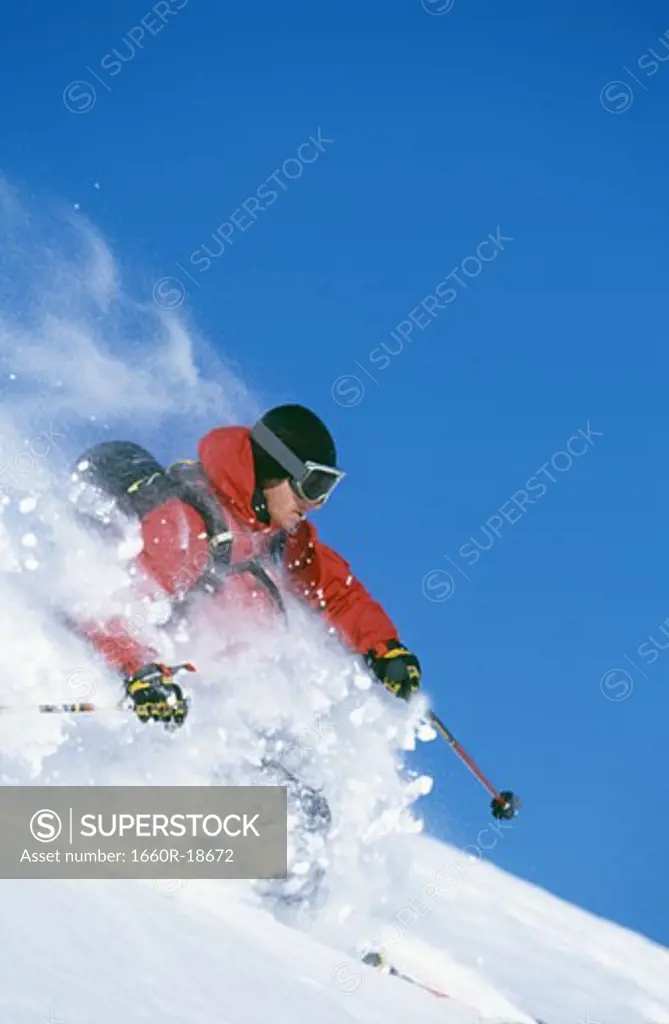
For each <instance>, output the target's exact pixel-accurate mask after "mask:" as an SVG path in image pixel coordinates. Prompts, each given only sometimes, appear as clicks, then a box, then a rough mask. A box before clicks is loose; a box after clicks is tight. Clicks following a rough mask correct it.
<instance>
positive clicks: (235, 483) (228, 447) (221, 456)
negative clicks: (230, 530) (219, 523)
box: [198, 427, 267, 530]
mask: <svg viewBox="0 0 669 1024" xmlns="http://www.w3.org/2000/svg"><path fill="white" fill-rule="evenodd" d="M250 435H251V432H250V430H249V428H248V427H216V428H215V429H214V430H210V431H209V433H208V434H205V435H204V437H203V438H202V439H201V440H200V442H199V444H198V456H199V460H200V464H201V466H202V468H203V470H204V472H205V473H206V475H207V478H208V479H209V482H210V483H211V484H212V485H213V487H214V488H215V489H216V491H217V492H218V494H219V497H221V498H222V499H223V501H224V502H225V504H226V505H229V506H231V507H232V508H233V510H234V513H235V515H236V516H237V517H238V518H239V519H241V520H242V521H243V522H245V523H246V524H247V525H248V526H249V527H251V528H252V529H257V530H266V529H267V527H266V526H264V525H263V524H262V523H260V522H258V519H257V518H256V515H255V512H254V511H253V494H254V492H255V489H256V477H255V469H254V466H253V453H252V451H251V436H250Z"/></svg>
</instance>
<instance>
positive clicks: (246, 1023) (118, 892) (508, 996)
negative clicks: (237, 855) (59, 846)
mask: <svg viewBox="0 0 669 1024" xmlns="http://www.w3.org/2000/svg"><path fill="white" fill-rule="evenodd" d="M407 842H409V843H410V844H411V846H412V854H413V859H414V863H415V868H414V878H413V882H414V883H415V885H416V886H417V887H418V888H417V889H416V891H419V889H420V888H421V887H422V886H423V885H424V884H426V883H427V882H428V881H429V880H430V879H433V878H434V877H435V875H436V874H437V873H438V872H439V871H443V868H444V866H445V865H448V864H450V863H453V861H454V860H457V859H458V853H457V851H455V850H453V849H449V848H448V847H446V846H443V845H441V844H439V843H437V842H434V841H430V840H426V839H424V838H422V837H410V838H409V839H408V840H407ZM160 889H162V890H163V892H166V893H169V892H170V889H169V886H168V884H167V883H166V882H163V883H156V887H154V885H153V884H152V883H150V882H127V881H116V882H92V881H85V882H84V881H81V882H58V881H41V882H7V881H5V882H3V883H2V884H0V905H1V906H2V921H3V927H2V939H1V940H0V941H1V954H0V1020H2V1021H3V1024H4V1022H7V1024H37V1022H39V1021H43V1020H47V1021H48V1020H50V1019H51V1020H53V1022H54V1024H55V1022H57V1021H61V1022H64V1024H118V1022H119V1021H123V1022H124V1024H172V1022H174V1024H177V1022H178V1024H183V1022H188V1024H264V1022H266V1021H267V1020H272V1021H276V1022H280V1024H295V1022H297V1021H306V1020H309V1021H317V1022H318V1024H344V1022H347V1021H360V1022H364V1024H395V1022H397V1024H404V1022H406V1021H408V1020H420V1021H421V1022H425V1024H431V1022H437V1021H440V1022H447V1021H454V1022H455V1021H459V1022H465V1021H475V1020H480V1019H490V1020H501V1019H506V1020H515V1021H519V1022H520V1021H525V1020H528V1019H529V1018H528V1017H527V1016H526V1014H528V1013H529V1014H531V1015H536V1016H538V1017H541V1019H542V1020H544V1021H546V1022H547V1024H567V1022H573V1024H577V1022H578V1021H583V1022H588V1021H589V1022H591V1024H595V1022H597V1021H599V1022H602V1024H637V1022H639V1024H641V1022H645V1024H651V1022H652V1024H665V1022H666V1021H668V1020H669V977H668V975H669V972H668V971H667V964H668V957H669V954H668V953H667V951H666V950H663V949H660V948H659V947H657V946H655V945H653V944H652V943H650V942H648V941H646V940H645V939H643V938H641V937H639V936H637V935H634V934H631V933H629V932H626V931H624V930H623V929H620V928H618V927H616V926H614V925H612V924H610V923H607V922H605V921H601V920H598V919H597V918H594V917H592V916H590V915H588V914H585V913H583V912H582V911H580V910H578V909H577V908H574V907H571V906H569V905H567V904H564V903H561V902H560V901H558V900H556V899H555V898H553V897H551V896H550V895H548V894H546V893H544V892H542V891H541V890H539V889H536V888H534V887H532V886H530V885H527V884H526V883H524V882H522V881H519V880H517V879H514V878H512V877H509V876H507V875H504V873H503V872H501V871H499V870H497V869H495V868H493V867H491V866H489V865H487V864H478V865H476V866H475V867H474V868H472V870H471V871H470V873H469V875H468V876H467V877H464V878H462V881H461V883H460V884H459V885H458V887H457V889H454V890H453V892H452V894H451V898H450V899H449V900H448V903H447V905H442V904H437V903H435V904H434V906H433V909H432V910H431V911H430V913H429V914H425V915H424V916H423V917H422V918H421V919H420V920H419V921H416V922H415V923H414V927H413V928H412V929H411V930H409V929H407V930H405V933H404V935H403V936H402V939H401V941H399V942H396V943H395V944H394V948H393V955H394V957H395V958H396V960H398V961H405V962H406V963H407V965H408V964H411V965H412V966H413V965H414V964H415V965H416V968H418V967H420V970H421V972H422V974H423V976H424V977H429V978H430V979H431V980H432V981H434V982H438V983H439V984H441V985H442V986H444V987H445V988H447V989H449V990H450V991H451V992H452V993H453V995H454V996H458V997H459V998H460V999H461V1000H462V1002H460V1001H459V1000H456V999H453V1000H441V999H435V998H433V997H432V996H431V995H428V994H426V993H424V992H422V991H420V990H418V989H416V988H413V987H412V986H410V985H407V984H405V983H404V982H402V981H399V980H397V979H394V978H391V977H384V976H382V975H379V974H378V973H377V972H375V971H373V970H371V969H369V968H366V967H363V966H361V965H359V964H358V963H357V962H356V961H355V960H354V959H352V958H351V957H350V956H349V955H347V953H346V951H342V950H341V949H338V948H336V945H334V948H333V945H332V944H331V945H325V944H323V943H322V942H321V941H319V940H317V939H316V938H315V937H314V936H313V935H309V934H304V933H302V932H300V931H296V930H293V929H290V928H287V927H285V926H283V925H281V924H279V923H278V922H277V921H275V920H274V919H273V918H272V917H271V916H269V915H268V914H267V913H266V912H265V911H264V910H261V909H259V908H258V907H256V906H253V905H250V904H249V901H248V896H245V894H244V892H243V890H240V889H239V888H235V884H234V883H228V882H221V883H212V882H209V883H204V882H188V883H187V884H186V885H184V886H183V887H179V886H178V885H176V886H174V887H173V894H172V895H170V894H168V895H163V894H162V893H161V891H160ZM390 902H391V905H392V902H393V901H392V897H391V901H390ZM330 940H331V942H332V943H333V944H334V943H335V941H336V940H335V936H334V934H333V933H331V936H330ZM514 1007H515V1009H514Z"/></svg>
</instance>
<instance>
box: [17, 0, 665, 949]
mask: <svg viewBox="0 0 669 1024" xmlns="http://www.w3.org/2000/svg"><path fill="white" fill-rule="evenodd" d="M586 6H587V8H588V9H587V10H584V9H583V8H584V5H583V4H581V3H577V2H575V0H565V2H563V3H561V4H558V5H548V6H547V5H541V4H536V3H531V2H530V0H514V2H513V3H512V4H502V5H500V4H498V3H493V2H492V0H454V3H451V2H450V0H424V2H423V4H421V0H401V2H400V0H383V2H368V0H355V2H354V0H339V2H338V3H336V4H319V3H304V2H294V3H292V4H289V5H285V4H284V5H278V4H272V3H269V2H267V0H254V2H253V3H252V4H245V5H241V4H229V3H212V2H207V0H188V2H187V3H184V0H163V2H162V3H156V4H154V5H153V8H151V7H150V5H148V3H147V4H146V5H143V4H142V3H140V2H138V0H132V2H131V0H116V2H115V3H114V4H113V5H111V4H110V5H94V6H91V5H90V4H88V3H83V2H77V0H64V2H63V3H60V4H56V5H54V4H47V3H44V2H43V0H37V2H36V3H33V4H30V5H26V4H22V3H19V2H16V0H9V3H6V4H5V8H4V11H3V33H2V37H3V38H2V43H1V44H0V47H1V48H2V59H1V60H0V96H1V97H2V99H1V100H0V103H1V104H2V126H3V130H2V141H3V144H2V167H3V170H4V172H5V173H6V174H7V176H8V177H9V179H10V180H11V181H12V182H13V183H14V184H16V185H18V186H20V187H21V188H22V189H23V190H24V191H25V193H26V195H27V196H30V195H31V194H32V193H33V192H34V193H35V194H39V195H48V196H52V197H56V198H58V199H61V200H64V201H66V202H72V203H73V202H78V203H80V204H81V209H82V211H83V212H85V213H86V214H87V215H89V216H90V217H91V218H92V220H93V221H94V222H95V223H96V224H97V225H98V226H99V227H100V228H101V229H102V231H103V232H104V233H105V234H106V236H107V237H108V238H109V240H110V244H111V246H112V248H113V250H114V252H115V254H116V255H117V257H118V258H119V259H120V261H121V262H122V263H123V264H124V266H125V267H126V268H128V269H130V270H131V271H132V273H133V276H134V279H135V281H136V282H137V288H138V291H139V292H140V293H142V294H146V296H147V297H150V296H151V293H152V291H153V294H154V296H155V297H156V299H157V301H159V302H162V303H164V304H170V303H175V302H180V301H181V300H182V299H183V301H184V308H185V309H187V310H188V312H189V314H190V315H191V316H192V317H193V318H194V320H195V321H196V322H197V324H198V325H199V326H200V328H201V329H202V330H203V331H204V332H205V333H206V334H207V336H208V337H209V338H210V339H211V340H212V341H213V343H214V344H215V345H216V346H217V347H218V348H219V349H220V351H221V352H222V353H224V354H226V355H227V356H228V357H230V358H232V359H233V360H234V361H235V362H236V363H237V365H238V366H239V367H240V368H241V370H242V372H243V374H244V376H245V377H246V379H247V380H248V381H249V383H250V384H251V385H252V386H253V387H254V388H255V389H256V390H257V391H258V392H259V393H260V394H261V395H262V397H263V398H264V399H265V401H266V403H267V404H268V405H269V404H275V403H277V402H280V401H287V400H297V401H302V402H304V403H306V404H309V405H311V406H312V407H314V408H315V409H316V410H317V411H318V412H320V413H321V414H322V415H323V416H324V418H326V419H327V420H328V422H330V423H331V424H332V428H333V430H334V431H335V433H336V435H337V438H338V441H339V447H340V452H341V464H342V465H343V467H344V468H345V469H346V470H347V472H348V478H347V480H346V482H345V484H344V485H343V486H342V487H341V488H340V490H339V492H338V494H337V500H336V501H333V502H332V503H331V506H330V507H329V508H328V509H327V510H325V511H324V512H323V513H322V515H321V521H320V526H321V529H322V533H323V535H324V537H325V539H327V540H328V541H329V542H330V543H332V544H333V545H335V546H337V547H338V548H339V549H340V550H341V551H342V552H343V553H344V554H346V555H347V556H348V557H349V558H350V559H351V560H352V562H353V565H354V568H355V569H356V570H357V572H358V574H359V575H360V576H361V577H362V578H363V579H364V580H365V582H366V583H367V584H368V586H369V587H370V589H371V590H372V591H373V592H374V593H375V594H376V595H377V596H378V597H379V598H380V599H381V600H382V601H383V602H384V603H385V604H386V606H387V607H388V609H389V611H390V612H391V614H392V615H393V616H394V617H395V619H396V621H397V622H398V625H399V629H400V633H401V635H402V637H403V638H404V639H405V641H406V642H407V643H408V644H409V645H410V646H411V647H413V648H414V649H415V650H416V652H417V653H418V654H419V656H420V658H421V660H422V662H423V667H424V680H425V687H426V689H427V691H428V692H429V693H430V695H431V696H432V698H433V701H434V706H435V708H436V709H437V710H438V712H439V713H440V714H441V715H442V717H443V718H444V719H445V720H446V722H447V723H448V724H449V725H450V726H451V727H452V729H453V730H454V732H455V733H456V735H457V736H458V737H459V738H460V739H461V740H462V742H463V743H464V744H465V746H466V747H467V748H468V749H470V750H471V752H472V753H473V754H474V756H475V757H476V758H477V759H478V760H479V761H480V762H481V764H482V766H483V768H484V769H485V770H486V771H487V772H488V773H489V774H490V775H491V777H492V778H493V780H494V781H495V783H496V784H497V785H498V786H500V787H506V786H513V787H514V788H516V789H517V790H518V792H519V793H520V794H521V796H522V798H523V800H524V808H523V812H522V816H521V818H519V820H518V822H517V824H516V826H515V828H514V829H513V830H510V831H508V832H507V833H505V835H504V838H503V839H501V840H499V841H498V842H497V844H496V845H495V847H494V849H492V850H490V852H489V856H490V857H491V858H492V859H493V860H495V861H496V862H497V863H499V864H501V865H502V866H504V867H506V868H509V869H511V870H512V871H515V872H517V873H519V874H521V875H523V876H524V877H527V878H529V879H531V880H533V881H535V882H537V883H539V884H541V885H544V886H547V887H548V888H549V889H551V890H552V891H554V892H556V893H557V894H559V895H561V896H563V897H565V898H567V899H570V900H574V901H576V902H578V903H580V904H582V905H583V906H585V907H587V908H589V909H591V910H593V911H595V912H597V913H601V914H604V915H607V916H609V917H612V918H614V919H615V920H618V921H620V922H621V923H623V924H625V925H627V926H629V927H632V928H636V929H638V930H640V931H643V932H645V933H646V934H648V935H650V936H651V937H654V938H656V939H657V940H659V941H662V942H665V943H669V914H668V913H667V911H668V910H669V898H668V897H667V886H666V865H667V860H668V855H669V829H668V828H667V824H666V808H667V797H668V796H669V785H668V783H667V775H668V773H669V758H668V756H667V741H666V737H667V730H668V728H669V716H668V714H667V708H668V705H669V651H666V652H663V651H662V650H661V646H663V645H669V639H667V636H665V635H664V634H663V632H662V624H663V623H664V622H665V620H667V619H668V617H669V577H668V573H667V567H668V559H667V544H668V539H667V528H666V524H667V519H668V512H669V509H668V504H669V490H668V488H667V483H666V479H667V461H666V460H667V411H666V410H667V400H666V393H667V383H668V381H667V376H668V370H669V356H668V355H667V344H666V320H667V316H666V300H665V293H666V272H667V271H666V267H667V259H666V254H667V237H668V236H669V206H668V204H667V188H666V180H667V179H666V168H667V161H668V158H669V117H668V115H667V110H668V107H669V61H668V62H667V64H664V63H661V62H660V60H659V59H656V56H654V55H653V53H652V52H651V51H652V50H654V51H655V54H656V55H657V56H658V57H660V58H661V57H664V58H665V59H667V58H669V42H666V46H663V45H662V42H661V41H660V40H661V37H662V36H663V34H664V32H665V31H667V30H669V16H667V14H666V11H663V9H662V8H661V6H660V4H659V3H655V2H653V3H650V2H643V0H642V2H639V0H637V2H635V3H632V2H631V0H627V2H621V0H619V2H610V0H609V2H607V3H604V2H603V0H592V2H591V3H590V4H588V5H586ZM446 8H450V9H446ZM542 8H543V9H542ZM115 50H116V51H117V53H115V52H114V51H115ZM310 139H315V140H316V143H314V142H313V141H312V142H309V140H310ZM96 182H97V183H98V184H99V188H96V187H95V183H96ZM272 194H275V198H273V199H272V198H271V197H272ZM254 197H255V202H254V201H253V199H254ZM249 199H250V200H251V202H250V203H249V202H248V201H249ZM245 203H246V205H244V204H245ZM212 233H215V234H217V238H218V240H215V239H212V237H211V236H212ZM491 236H492V239H496V241H491ZM221 239H223V243H222V242H221ZM486 240H487V242H486ZM203 244H207V245H209V248H210V251H211V252H213V253H215V255H214V256H212V257H210V265H208V266H205V263H206V260H205V256H204V255H203V253H204V250H203ZM198 261H199V262H198ZM168 278H169V279H171V280H166V279H168ZM383 345H385V346H386V349H384V348H383ZM664 630H665V631H666V633H667V635H669V628H667V626H666V625H665V626H664ZM644 644H645V646H644ZM616 670H618V674H616ZM620 670H623V671H624V672H626V673H628V674H627V675H621V674H620ZM415 761H416V762H417V763H418V765H419V766H420V767H421V768H422V769H424V770H428V771H430V772H431V773H432V774H433V775H434V776H435V778H436V779H437V785H436V787H435V793H434V795H433V796H431V797H430V798H428V800H427V801H426V818H427V824H428V827H429V828H430V830H431V831H433V832H434V833H436V834H438V835H441V836H445V837H447V838H450V839H452V840H454V841H456V842H458V843H462V844H464V843H475V842H476V837H477V834H478V832H479V830H480V829H481V828H483V827H485V825H486V824H487V822H488V820H489V819H488V815H487V798H486V796H485V794H484V793H483V791H482V790H480V789H479V788H478V787H477V785H476V784H475V783H474V781H473V780H472V779H471V777H470V776H468V774H467V773H466V772H465V770H464V769H463V768H462V767H461V766H460V765H459V764H458V762H457V761H456V759H455V758H454V757H453V756H452V754H451V753H450V752H449V751H448V750H447V749H446V748H445V747H443V746H442V747H440V746H438V745H437V743H435V744H433V745H430V746H429V747H426V748H425V749H423V750H422V751H421V752H420V754H419V755H417V757H416V758H415Z"/></svg>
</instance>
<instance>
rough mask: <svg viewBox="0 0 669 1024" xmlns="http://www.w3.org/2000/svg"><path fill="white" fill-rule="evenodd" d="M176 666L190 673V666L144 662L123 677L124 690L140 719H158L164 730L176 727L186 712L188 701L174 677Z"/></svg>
mask: <svg viewBox="0 0 669 1024" xmlns="http://www.w3.org/2000/svg"><path fill="white" fill-rule="evenodd" d="M180 669H187V670H188V671H189V672H194V671H195V669H194V667H193V665H190V664H185V665H178V666H176V667H175V668H169V667H168V666H167V665H163V664H161V663H160V662H152V664H150V665H145V666H144V667H143V668H141V669H139V671H137V672H135V674H134V675H132V676H127V677H126V679H125V689H126V693H127V694H128V697H130V699H131V701H132V702H133V705H134V711H135V714H136V715H137V717H138V718H139V720H140V722H148V721H153V722H162V723H163V724H164V725H165V726H166V727H167V728H168V729H178V728H179V726H180V725H183V722H184V719H185V718H186V715H187V714H188V701H187V700H186V698H185V697H184V694H183V690H182V689H181V687H180V686H179V684H178V683H177V682H175V680H174V675H175V673H176V672H178V671H179V670H180Z"/></svg>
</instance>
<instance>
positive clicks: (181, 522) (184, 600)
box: [75, 405, 421, 729]
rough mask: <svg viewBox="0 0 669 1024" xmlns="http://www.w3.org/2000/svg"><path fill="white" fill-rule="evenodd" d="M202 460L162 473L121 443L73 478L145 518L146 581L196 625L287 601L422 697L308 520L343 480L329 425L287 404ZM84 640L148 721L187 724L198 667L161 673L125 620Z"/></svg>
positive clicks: (93, 452) (405, 660)
mask: <svg viewBox="0 0 669 1024" xmlns="http://www.w3.org/2000/svg"><path fill="white" fill-rule="evenodd" d="M198 456H199V458H198V460H197V461H196V462H178V463H175V464H174V465H172V466H170V467H169V468H168V469H163V467H161V466H160V465H159V463H158V462H157V461H156V460H155V459H154V458H153V457H152V456H151V455H150V454H149V452H147V451H146V450H145V449H143V448H141V447H140V446H139V445H136V444H134V443H131V442H118V441H112V442H104V443H102V444H99V445H96V446H95V447H94V448H92V449H89V451H87V452H86V453H84V455H82V457H81V458H80V459H79V461H78V464H77V467H76V472H75V478H76V479H78V480H79V481H81V482H83V483H84V484H92V485H93V487H94V488H95V490H96V492H97V493H99V492H100V491H102V492H103V493H104V494H105V495H107V496H110V497H111V498H113V499H114V502H115V504H116V505H117V507H118V508H119V509H120V511H121V512H123V513H125V514H128V515H132V516H136V517H137V518H138V519H139V521H140V527H141V535H142V541H143V548H142V551H141V553H140V554H139V556H138V558H137V565H136V567H135V568H136V571H137V573H138V574H139V577H140V578H141V580H142V581H143V586H144V589H145V590H146V587H147V585H150V586H151V592H152V593H153V594H155V595H158V594H162V595H163V596H165V595H168V596H169V598H170V599H171V601H172V603H173V605H174V606H175V607H177V608H180V609H181V610H182V611H183V612H184V613H185V614H187V611H188V606H189V602H191V601H192V600H193V599H195V598H198V597H199V598H201V597H202V595H208V598H207V600H208V601H209V600H210V601H211V604H212V607H213V609H214V614H216V612H217V611H218V610H220V612H221V621H222V622H223V623H225V614H224V607H225V602H226V601H232V602H234V603H235V604H238V603H239V601H240V600H242V601H246V602H247V603H249V604H250V603H251V601H250V595H251V594H253V595H254V600H255V603H256V604H257V603H260V604H261V605H262V606H263V607H267V606H270V607H273V608H275V609H279V610H282V609H283V600H282V591H283V592H284V593H285V592H287V591H290V592H292V593H294V594H297V595H298V596H299V597H300V598H301V599H302V600H304V601H305V602H306V603H307V604H309V605H310V606H311V607H312V608H314V609H316V610H317V611H318V612H320V613H321V614H322V615H323V616H324V618H325V620H326V622H327V624H328V625H329V627H330V628H331V629H332V630H333V631H334V632H336V633H337V634H338V635H339V637H340V638H341V640H342V641H343V642H344V644H345V645H347V647H348V648H349V649H350V650H351V652H352V653H353V654H354V655H359V656H361V657H362V658H363V659H364V661H365V663H366V665H367V666H368V668H369V670H370V671H371V672H372V673H373V675H374V677H375V678H376V680H378V681H379V682H380V683H382V684H383V685H384V686H385V687H387V689H388V690H390V691H391V692H392V693H393V694H395V695H396V696H397V697H399V698H401V699H403V700H408V699H409V698H410V697H411V695H412V694H413V693H415V692H416V690H417V689H418V688H419V686H420V677H421V669H420V663H419V661H418V659H417V657H416V656H415V655H414V654H412V653H411V651H410V650H409V649H408V648H407V647H405V646H404V644H402V643H401V641H400V640H399V637H398V633H397V630H396V628H395V626H394V625H393V623H392V622H391V620H390V619H389V617H388V616H387V615H386V613H385V611H384V610H383V608H382V607H381V605H380V604H379V603H378V602H377V601H375V600H374V599H373V598H372V597H371V595H370V594H369V593H368V591H367V590H366V589H365V588H364V586H363V585H362V584H361V583H360V582H359V581H358V580H357V579H356V578H355V577H354V576H353V575H352V574H351V571H350V568H349V565H348V563H347V562H346V561H345V560H344V559H343V558H342V557H341V556H340V555H339V554H337V552H335V551H334V550H332V549H331V548H329V547H327V546H326V545H325V544H323V543H322V542H321V541H320V540H319V539H318V536H317V533H316V530H315V529H314V527H313V525H312V524H311V523H310V522H309V521H308V519H307V516H308V515H309V514H310V513H312V512H314V511H316V510H317V509H319V508H321V507H322V506H323V505H324V503H325V502H326V501H327V500H328V498H329V497H330V495H331V494H332V492H333V491H334V489H335V488H336V487H337V485H338V484H339V483H340V482H341V480H342V479H343V478H344V475H345V474H344V473H343V472H342V471H341V470H340V469H338V468H337V465H336V463H337V455H336V448H335V443H334V440H333V438H332V436H331V434H330V432H329V431H328V429H327V427H326V426H325V424H324V423H323V422H322V421H321V420H320V419H319V418H318V416H316V415H315V413H313V412H311V411H310V410H309V409H307V408H305V407H303V406H301V405H282V406H279V407H277V408H274V409H271V410H270V411H269V412H267V413H265V415H264V416H262V417H261V419H260V420H259V421H258V422H257V423H256V424H255V426H254V427H253V428H251V429H249V428H247V427H220V428H216V429H214V430H211V431H210V432H209V433H207V434H206V435H205V436H204V437H203V438H202V439H201V440H200V442H199V445H198ZM107 521H108V520H107ZM259 595H260V601H259V602H258V596H259ZM228 607H229V606H228ZM78 628H79V630H80V631H81V632H83V634H84V635H85V636H86V637H87V639H88V640H89V641H90V643H92V644H93V646H94V647H95V648H96V649H97V650H98V651H99V652H100V653H101V654H103V656H104V657H105V659H106V660H107V662H108V663H109V664H110V665H111V666H113V667H114V668H116V669H118V670H119V671H120V672H121V673H122V675H123V680H124V685H125V691H126V694H127V696H128V697H129V698H130V700H131V701H132V703H133V706H134V710H135V712H136V714H137V716H138V717H139V718H140V719H141V720H142V721H144V722H147V721H160V722H163V723H164V724H165V725H166V726H167V727H168V728H171V729H174V728H176V727H178V726H179V725H181V724H182V722H183V721H184V719H185V717H186V715H187V711H188V704H187V701H186V700H185V698H184V694H183V691H182V689H181V686H180V685H179V683H178V682H177V681H176V678H175V675H176V671H177V669H178V668H179V667H186V668H192V666H190V665H186V666H177V669H175V668H170V667H168V666H166V665H164V664H163V663H162V662H161V661H160V660H159V657H158V655H157V653H156V651H155V650H153V649H151V648H150V647H147V646H146V645H145V644H144V643H143V642H142V640H141V638H139V637H137V636H133V635H132V634H131V632H130V630H129V627H128V624H127V623H125V622H123V621H122V620H119V619H116V620H112V621H111V622H107V623H104V624H101V623H99V622H89V623H83V624H81V623H80V624H78Z"/></svg>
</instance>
